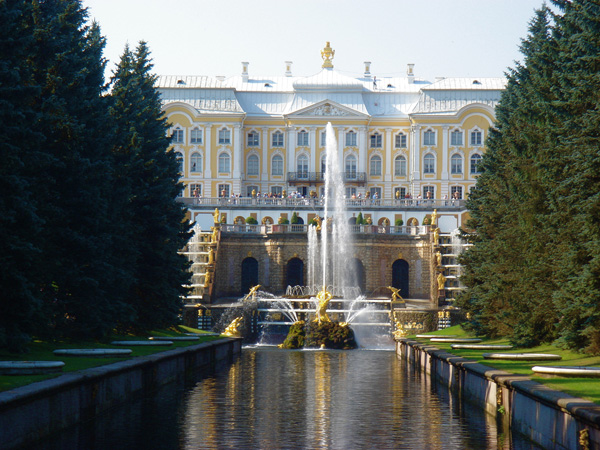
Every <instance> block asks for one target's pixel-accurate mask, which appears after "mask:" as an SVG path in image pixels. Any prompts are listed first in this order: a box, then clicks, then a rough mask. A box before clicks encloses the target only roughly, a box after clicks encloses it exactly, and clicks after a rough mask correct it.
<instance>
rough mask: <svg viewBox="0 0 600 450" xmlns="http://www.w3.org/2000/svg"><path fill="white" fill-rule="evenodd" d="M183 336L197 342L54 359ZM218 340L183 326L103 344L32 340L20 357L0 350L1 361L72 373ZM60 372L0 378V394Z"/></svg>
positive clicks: (118, 337) (122, 337)
mask: <svg viewBox="0 0 600 450" xmlns="http://www.w3.org/2000/svg"><path fill="white" fill-rule="evenodd" d="M182 333H196V334H198V336H199V337H200V339H199V340H197V341H174V342H173V345H169V346H164V347H163V346H158V347H134V346H132V347H131V350H132V353H131V355H130V356H127V357H126V358H89V357H65V356H55V355H54V353H53V351H54V350H56V349H59V348H126V347H117V346H115V345H110V342H112V341H126V340H146V339H148V337H149V336H181V335H182ZM216 339H219V336H211V335H209V334H208V333H205V332H203V331H201V330H197V329H194V328H188V327H184V326H178V327H177V328H173V329H169V330H158V331H153V332H152V333H150V334H148V335H145V336H132V335H120V336H119V335H114V336H112V337H111V338H110V340H108V341H107V342H106V343H100V342H95V341H91V342H86V341H83V342H82V341H78V342H42V341H34V342H32V343H31V344H30V346H29V349H30V352H29V353H27V354H22V355H15V354H13V353H8V352H6V351H5V350H0V361H63V362H64V363H65V365H64V367H63V373H64V372H74V371H76V370H82V369H89V368H90V367H96V366H102V365H105V364H111V363H114V362H118V361H123V360H125V359H130V358H135V357H138V356H145V355H150V354H152V353H158V352H164V351H166V350H171V349H173V348H178V347H187V346H190V345H196V344H200V343H202V342H209V341H213V340H216ZM60 375H61V373H54V374H48V375H0V391H7V390H10V389H14V388H16V387H19V386H25V385H27V384H30V383H34V382H36V381H42V380H47V379H49V378H56V377H58V376H60Z"/></svg>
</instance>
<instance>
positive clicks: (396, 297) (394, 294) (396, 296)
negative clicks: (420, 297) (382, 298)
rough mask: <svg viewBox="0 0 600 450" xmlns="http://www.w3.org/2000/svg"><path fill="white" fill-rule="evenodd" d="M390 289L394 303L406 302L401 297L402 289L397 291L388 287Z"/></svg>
mask: <svg viewBox="0 0 600 450" xmlns="http://www.w3.org/2000/svg"><path fill="white" fill-rule="evenodd" d="M388 289H389V290H390V291H392V301H393V302H404V299H403V298H402V296H401V295H400V289H396V288H395V287H392V286H388Z"/></svg>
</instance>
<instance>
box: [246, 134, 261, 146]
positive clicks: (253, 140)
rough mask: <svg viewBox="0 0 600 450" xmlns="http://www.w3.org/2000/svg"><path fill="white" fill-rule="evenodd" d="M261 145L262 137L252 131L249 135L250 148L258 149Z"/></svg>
mask: <svg viewBox="0 0 600 450" xmlns="http://www.w3.org/2000/svg"><path fill="white" fill-rule="evenodd" d="M259 145H260V136H259V135H258V132H256V131H251V132H249V133H248V147H258V146H259Z"/></svg>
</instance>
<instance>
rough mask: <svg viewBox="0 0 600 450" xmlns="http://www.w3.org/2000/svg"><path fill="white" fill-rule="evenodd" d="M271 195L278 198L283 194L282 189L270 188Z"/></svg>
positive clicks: (277, 187) (278, 187)
mask: <svg viewBox="0 0 600 450" xmlns="http://www.w3.org/2000/svg"><path fill="white" fill-rule="evenodd" d="M271 194H273V195H276V196H278V197H280V196H281V194H283V188H282V187H281V186H271Z"/></svg>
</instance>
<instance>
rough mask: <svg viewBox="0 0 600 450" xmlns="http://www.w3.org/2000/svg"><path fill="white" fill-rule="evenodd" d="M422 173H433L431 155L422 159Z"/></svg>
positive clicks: (432, 157)
mask: <svg viewBox="0 0 600 450" xmlns="http://www.w3.org/2000/svg"><path fill="white" fill-rule="evenodd" d="M423 173H435V157H434V156H433V155H432V154H431V153H427V154H426V155H425V157H424V158H423Z"/></svg>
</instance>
